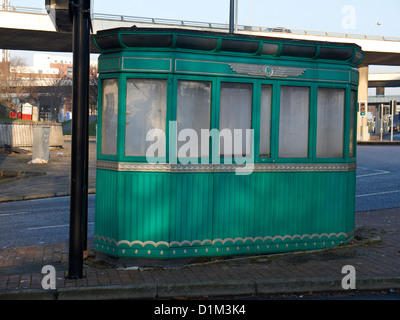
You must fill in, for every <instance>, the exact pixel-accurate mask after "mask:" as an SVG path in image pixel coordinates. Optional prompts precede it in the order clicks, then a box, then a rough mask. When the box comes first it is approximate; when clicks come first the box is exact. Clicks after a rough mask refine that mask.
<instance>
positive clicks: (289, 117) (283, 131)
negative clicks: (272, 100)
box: [279, 86, 310, 158]
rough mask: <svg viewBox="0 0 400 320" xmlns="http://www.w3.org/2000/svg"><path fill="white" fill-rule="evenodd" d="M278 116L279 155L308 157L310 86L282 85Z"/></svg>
mask: <svg viewBox="0 0 400 320" xmlns="http://www.w3.org/2000/svg"><path fill="white" fill-rule="evenodd" d="M280 99H281V103H280V117H279V157H280V158H307V157H308V131H309V129H308V127H309V112H310V88H308V87H295V86H282V87H281V95H280Z"/></svg>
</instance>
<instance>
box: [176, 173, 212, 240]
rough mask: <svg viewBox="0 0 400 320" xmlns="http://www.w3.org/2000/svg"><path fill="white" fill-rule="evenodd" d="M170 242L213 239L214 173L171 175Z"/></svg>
mask: <svg viewBox="0 0 400 320" xmlns="http://www.w3.org/2000/svg"><path fill="white" fill-rule="evenodd" d="M171 183H172V186H173V187H172V190H173V193H172V194H171V197H172V198H173V202H172V203H171V204H172V205H171V224H170V226H171V229H170V238H171V241H177V242H182V241H185V240H186V241H190V242H193V241H195V240H199V241H202V240H206V239H209V240H211V239H212V200H213V190H212V189H213V176H212V174H202V173H190V174H182V173H175V174H172V175H171Z"/></svg>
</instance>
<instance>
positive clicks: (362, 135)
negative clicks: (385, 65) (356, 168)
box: [357, 66, 370, 141]
mask: <svg viewBox="0 0 400 320" xmlns="http://www.w3.org/2000/svg"><path fill="white" fill-rule="evenodd" d="M358 71H359V74H360V80H359V84H358V101H365V102H366V103H367V106H368V66H365V67H360V68H358ZM367 112H368V107H367ZM369 139H370V137H369V133H368V124H367V117H360V115H359V114H358V112H357V140H358V141H366V140H369Z"/></svg>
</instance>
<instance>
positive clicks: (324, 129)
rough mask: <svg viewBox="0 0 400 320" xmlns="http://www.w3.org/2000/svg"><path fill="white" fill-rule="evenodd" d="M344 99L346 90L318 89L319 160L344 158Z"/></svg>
mask: <svg viewBox="0 0 400 320" xmlns="http://www.w3.org/2000/svg"><path fill="white" fill-rule="evenodd" d="M344 99H345V90H344V89H334V88H319V89H318V106H317V112H318V116H317V157H318V158H343V129H344V101H345V100H344Z"/></svg>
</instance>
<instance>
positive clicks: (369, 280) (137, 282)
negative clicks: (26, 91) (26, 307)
mask: <svg viewBox="0 0 400 320" xmlns="http://www.w3.org/2000/svg"><path fill="white" fill-rule="evenodd" d="M15 151H19V153H18V152H12V153H7V152H6V153H4V151H3V152H0V170H1V172H3V173H4V174H5V173H7V172H8V173H9V172H13V173H14V176H13V177H11V178H9V179H4V180H0V201H18V200H27V199H35V198H47V197H55V196H66V195H69V183H70V182H69V177H70V174H69V170H70V160H71V159H70V157H71V155H70V140H69V139H68V138H66V140H65V141H64V145H63V148H59V149H54V150H51V152H50V162H49V163H48V164H28V162H29V160H30V159H31V154H29V153H26V152H22V151H20V150H15ZM89 151H90V152H89V192H90V193H95V166H96V164H95V159H96V143H95V140H93V139H92V140H91V143H89ZM46 265H51V266H54V268H55V270H56V280H55V288H49V289H44V288H43V286H42V281H44V284H49V282H46V279H47V278H46V277H47V274H46V272H45V271H43V273H42V268H43V267H44V266H46ZM349 265H350V266H353V267H354V269H353V270H354V275H355V289H353V288H349V289H344V288H343V286H342V281H344V283H349V282H346V281H347V276H348V274H347V273H346V271H343V273H342V269H343V267H345V266H349ZM364 291H378V292H385V293H386V292H387V293H388V294H390V293H397V296H398V293H400V208H392V209H384V210H376V211H364V212H357V213H356V230H355V238H354V240H353V241H352V242H351V243H350V244H348V245H345V246H340V247H337V248H331V249H325V250H317V251H306V252H301V251H299V252H294V253H283V254H269V255H257V256H239V257H238V256H236V257H228V258H216V259H203V260H197V261H189V260H187V261H180V262H179V263H178V264H174V265H171V264H167V263H165V264H163V263H158V264H147V265H146V264H144V263H141V264H140V266H139V264H138V265H135V264H134V263H133V264H132V263H131V264H126V263H124V262H123V261H121V260H118V259H111V258H110V259H104V256H100V255H99V254H97V253H96V252H95V251H94V250H93V239H89V241H88V250H87V251H85V252H84V269H83V278H82V279H69V278H68V243H54V244H43V245H32V246H26V247H18V248H4V249H0V299H1V300H4V299H12V300H16V299H21V300H31V299H40V300H78V299H79V300H83V299H91V300H92V299H96V300H103V299H106V300H109V299H118V300H121V299H151V300H153V299H192V298H193V299H194V298H200V299H213V298H229V297H231V298H232V297H247V298H251V299H257V298H259V297H269V296H278V297H279V296H280V297H282V296H287V295H293V294H297V295H300V296H301V297H303V296H312V295H316V294H317V293H338V294H343V295H349V294H352V293H356V292H364Z"/></svg>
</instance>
